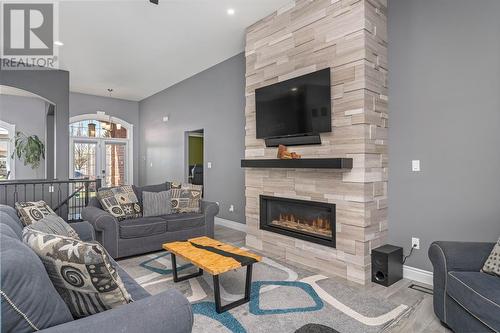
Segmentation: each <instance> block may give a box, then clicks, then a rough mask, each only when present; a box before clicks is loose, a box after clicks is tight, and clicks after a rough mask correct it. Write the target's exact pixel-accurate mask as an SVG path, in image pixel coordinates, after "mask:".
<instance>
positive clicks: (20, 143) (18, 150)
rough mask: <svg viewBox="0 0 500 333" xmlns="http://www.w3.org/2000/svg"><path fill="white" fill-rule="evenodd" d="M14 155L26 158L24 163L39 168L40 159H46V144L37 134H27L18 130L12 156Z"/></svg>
mask: <svg viewBox="0 0 500 333" xmlns="http://www.w3.org/2000/svg"><path fill="white" fill-rule="evenodd" d="M14 156H17V158H18V159H19V160H21V159H22V160H24V165H29V166H31V168H32V169H37V168H38V167H39V166H40V161H41V160H42V159H45V144H44V143H43V142H42V141H41V140H40V138H38V136H37V135H30V136H27V135H26V134H24V133H23V132H16V136H15V137H14V152H13V153H12V158H14Z"/></svg>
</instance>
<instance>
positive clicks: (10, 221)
mask: <svg viewBox="0 0 500 333" xmlns="http://www.w3.org/2000/svg"><path fill="white" fill-rule="evenodd" d="M0 223H1V224H5V225H8V226H9V227H10V228H11V229H12V231H13V232H15V234H16V235H17V238H18V239H21V238H22V236H23V227H22V225H21V222H20V221H19V218H18V217H16V218H12V216H11V215H10V214H7V213H6V212H4V211H0Z"/></svg>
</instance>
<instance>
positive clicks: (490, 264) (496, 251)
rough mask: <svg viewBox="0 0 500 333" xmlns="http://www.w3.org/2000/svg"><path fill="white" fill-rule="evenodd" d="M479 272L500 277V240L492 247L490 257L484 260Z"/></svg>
mask: <svg viewBox="0 0 500 333" xmlns="http://www.w3.org/2000/svg"><path fill="white" fill-rule="evenodd" d="M481 271H482V272H483V273H488V274H491V275H496V276H498V277H500V238H499V239H498V241H497V243H496V244H495V246H494V247H493V251H491V253H490V256H489V257H488V259H486V262H485V263H484V266H483V269H482V270H481Z"/></svg>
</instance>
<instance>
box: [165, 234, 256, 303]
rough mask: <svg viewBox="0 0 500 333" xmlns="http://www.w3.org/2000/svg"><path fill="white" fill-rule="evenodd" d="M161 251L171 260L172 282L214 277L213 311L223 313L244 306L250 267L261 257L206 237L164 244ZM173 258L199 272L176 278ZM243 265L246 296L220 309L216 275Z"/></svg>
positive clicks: (248, 285)
mask: <svg viewBox="0 0 500 333" xmlns="http://www.w3.org/2000/svg"><path fill="white" fill-rule="evenodd" d="M163 248H164V249H165V250H167V251H169V252H170V255H171V257H172V271H173V276H174V282H179V281H184V280H187V279H190V278H193V277H197V276H200V275H203V271H206V272H207V273H210V274H211V275H212V276H213V279H214V298H215V309H216V310H217V313H222V312H225V311H227V310H229V309H232V308H234V307H237V306H239V305H241V304H245V303H247V302H248V301H249V300H250V289H251V285H252V265H253V264H254V263H256V262H259V261H261V260H262V257H261V256H258V255H256V254H253V253H250V252H248V251H245V250H242V249H240V248H237V247H235V246H232V245H229V244H226V243H222V242H219V241H217V240H215V239H212V238H209V237H197V238H192V239H188V240H187V241H182V242H172V243H166V244H163ZM176 255H177V256H179V257H181V258H183V259H184V260H186V261H189V262H190V263H192V264H193V265H195V266H196V267H198V272H197V273H193V274H189V275H185V276H181V277H179V276H178V274H177V263H176V260H175V259H176V257H175V256H176ZM245 266H246V268H247V274H246V282H245V296H244V297H243V298H242V299H239V300H237V301H234V302H232V303H229V304H226V305H224V306H222V305H221V300H220V289H219V288H220V287H219V275H220V274H222V273H225V272H227V271H231V270H233V269H237V268H240V267H245Z"/></svg>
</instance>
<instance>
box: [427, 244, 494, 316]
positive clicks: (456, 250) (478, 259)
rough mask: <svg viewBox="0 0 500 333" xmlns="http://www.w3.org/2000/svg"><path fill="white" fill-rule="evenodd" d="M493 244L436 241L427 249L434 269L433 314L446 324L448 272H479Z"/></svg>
mask: <svg viewBox="0 0 500 333" xmlns="http://www.w3.org/2000/svg"><path fill="white" fill-rule="evenodd" d="M494 245H495V244H494V243H478V242H477V243H473V242H444V241H438V242H434V243H432V244H431V246H430V247H429V259H430V260H431V262H432V266H433V268H434V272H433V283H434V312H435V313H436V315H437V316H438V318H439V319H441V321H443V322H445V323H446V286H447V279H448V272H451V271H471V272H479V270H481V268H482V267H483V265H484V262H485V261H486V259H487V258H488V256H489V254H490V253H491V250H492V249H493V246H494Z"/></svg>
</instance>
